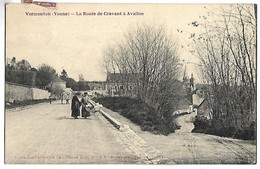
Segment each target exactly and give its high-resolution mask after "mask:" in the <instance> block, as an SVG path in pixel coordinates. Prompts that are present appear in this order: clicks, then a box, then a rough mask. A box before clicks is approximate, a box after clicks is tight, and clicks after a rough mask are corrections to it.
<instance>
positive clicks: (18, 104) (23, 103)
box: [5, 99, 56, 109]
mask: <svg viewBox="0 0 260 169" xmlns="http://www.w3.org/2000/svg"><path fill="white" fill-rule="evenodd" d="M55 100H56V99H52V101H55ZM49 102H50V100H49V99H41V100H24V101H16V102H14V103H8V102H6V103H5V108H6V109H12V108H16V107H24V106H29V105H34V104H39V103H49Z"/></svg>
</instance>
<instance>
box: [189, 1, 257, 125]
mask: <svg viewBox="0 0 260 169" xmlns="http://www.w3.org/2000/svg"><path fill="white" fill-rule="evenodd" d="M253 10H254V6H253V5H240V4H237V5H231V6H230V8H229V9H228V10H227V8H226V7H225V8H223V10H222V11H220V12H219V13H213V14H211V17H212V18H210V17H204V21H205V22H204V23H200V24H199V25H200V26H197V27H199V28H200V29H201V27H203V33H201V34H199V35H197V36H193V37H192V39H193V41H194V43H195V48H196V54H197V56H198V57H199V58H200V60H201V62H202V64H203V67H202V71H203V74H204V78H205V81H206V82H207V83H208V84H209V85H210V86H211V89H212V90H211V92H210V93H208V97H207V99H208V101H209V104H210V106H211V108H212V110H213V112H212V113H213V114H212V117H213V119H217V120H220V121H221V122H222V125H223V126H224V127H230V126H231V127H236V128H239V129H244V128H248V127H250V125H251V124H252V123H254V121H255V120H256V16H255V13H254V12H253Z"/></svg>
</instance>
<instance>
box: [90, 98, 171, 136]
mask: <svg viewBox="0 0 260 169" xmlns="http://www.w3.org/2000/svg"><path fill="white" fill-rule="evenodd" d="M93 100H94V101H96V102H99V103H101V104H102V105H103V106H105V107H107V108H108V109H111V110H113V111H115V112H118V113H119V114H121V115H122V116H124V117H126V118H128V119H129V120H130V121H132V122H133V123H135V124H137V125H139V126H140V127H141V129H142V130H144V131H150V132H152V133H154V134H164V135H168V134H170V133H172V132H174V131H175V129H176V125H175V123H174V122H173V119H172V117H167V118H166V119H167V120H165V121H162V120H161V119H160V118H159V117H158V115H157V113H156V110H155V109H154V108H152V107H151V106H149V105H148V104H146V103H144V102H143V101H142V100H139V99H136V98H130V97H101V98H95V99H93Z"/></svg>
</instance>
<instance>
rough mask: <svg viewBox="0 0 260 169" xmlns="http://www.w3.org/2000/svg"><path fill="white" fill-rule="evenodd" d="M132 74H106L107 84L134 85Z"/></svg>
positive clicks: (133, 75)
mask: <svg viewBox="0 0 260 169" xmlns="http://www.w3.org/2000/svg"><path fill="white" fill-rule="evenodd" d="M136 75H137V74H133V73H108V74H107V79H106V82H107V83H127V82H128V83H134V79H135V76H136Z"/></svg>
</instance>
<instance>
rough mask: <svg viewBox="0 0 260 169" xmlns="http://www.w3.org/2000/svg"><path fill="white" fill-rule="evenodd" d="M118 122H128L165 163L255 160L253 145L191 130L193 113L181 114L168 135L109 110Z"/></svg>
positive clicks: (245, 161) (223, 162) (211, 162)
mask: <svg viewBox="0 0 260 169" xmlns="http://www.w3.org/2000/svg"><path fill="white" fill-rule="evenodd" d="M109 113H110V115H111V116H113V117H114V118H117V119H118V120H119V121H120V122H121V123H123V124H127V125H129V126H130V127H131V128H132V129H133V130H134V131H135V132H136V133H137V134H138V135H139V136H140V137H141V138H142V139H144V140H145V141H146V142H147V143H149V145H150V146H152V147H154V148H155V149H157V150H159V151H160V152H161V154H162V155H163V156H164V157H165V158H167V164H176V163H177V164H239V163H245V164H248V163H249V164H252V163H255V162H256V144H255V142H253V141H245V140H238V139H231V138H224V137H218V136H213V135H207V134H202V133H191V130H192V129H193V123H192V121H191V118H192V117H194V116H195V114H194V113H191V114H187V115H184V116H180V117H179V119H178V122H179V124H180V125H181V126H182V127H181V129H180V130H176V132H175V133H172V134H170V135H168V136H164V135H154V134H151V133H150V132H146V131H142V130H141V129H140V127H139V126H137V125H136V124H134V123H132V122H131V121H130V120H128V119H126V118H125V117H122V116H120V115H119V114H118V113H115V112H112V111H110V112H109Z"/></svg>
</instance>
